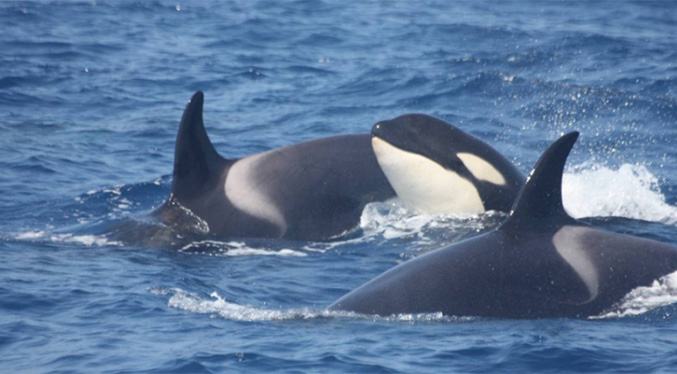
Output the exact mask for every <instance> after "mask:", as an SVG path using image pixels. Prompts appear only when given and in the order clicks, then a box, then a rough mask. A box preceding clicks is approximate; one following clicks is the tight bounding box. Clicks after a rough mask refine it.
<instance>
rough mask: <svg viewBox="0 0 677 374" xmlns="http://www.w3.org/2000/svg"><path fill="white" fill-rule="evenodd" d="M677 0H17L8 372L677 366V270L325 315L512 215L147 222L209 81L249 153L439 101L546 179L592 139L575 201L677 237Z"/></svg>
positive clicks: (6, 47) (1, 221)
mask: <svg viewBox="0 0 677 374" xmlns="http://www.w3.org/2000/svg"><path fill="white" fill-rule="evenodd" d="M675 4H677V3H672V2H635V3H631V2H623V3H618V2H602V3H598V2H584V3H578V2H557V3H555V2H548V3H531V2H504V3H493V2H491V3H490V2H486V3H484V2H480V3H475V2H461V3H449V2H446V1H428V2H419V1H415V2H395V1H383V2H375V1H374V2H370V1H367V2H354V3H350V4H344V2H341V1H286V2H281V1H256V2H254V1H231V2H208V1H200V2H185V3H184V2H178V1H173V2H165V1H160V2H151V1H87V2H75V1H71V2H54V1H35V2H2V3H0V31H1V32H0V132H1V133H2V136H0V212H1V214H0V371H2V372H8V373H9V372H21V373H46V372H51V373H67V372H105V373H131V372H134V373H138V372H140V373H215V372H224V371H239V372H270V371H277V372H387V373H397V372H419V373H424V372H429V373H439V372H495V371H510V372H525V371H526V372H601V371H609V372H632V373H635V372H648V371H656V372H673V371H674V370H675V369H676V368H677V358H676V357H677V355H676V354H675V352H676V348H675V347H677V334H676V332H677V318H676V317H675V315H676V313H677V306H675V304H673V302H674V301H675V300H676V297H677V280H675V279H674V277H672V276H671V277H667V278H666V279H663V280H661V282H660V283H657V284H656V285H654V286H653V287H649V288H645V289H639V290H636V291H635V292H634V293H633V294H632V295H629V298H628V300H626V302H625V304H624V305H622V306H621V307H620V308H619V309H618V310H615V311H613V313H611V314H609V315H606V316H602V317H603V318H601V319H591V320H583V321H579V320H540V321H509V320H482V319H476V318H466V317H463V316H441V315H436V314H431V315H413V316H412V315H404V316H393V317H390V318H375V317H372V316H359V315H353V314H349V313H330V312H327V311H326V310H325V309H324V308H325V307H326V306H327V305H328V304H330V303H331V302H332V301H334V300H336V299H337V298H338V297H340V296H342V295H343V294H345V293H346V292H348V291H349V290H351V289H353V288H355V287H357V286H359V285H360V284H362V283H363V282H365V281H367V280H369V279H371V278H373V277H374V276H376V275H378V274H380V273H381V272H383V271H385V270H386V269H388V268H390V267H392V266H394V265H395V264H397V263H399V262H401V261H404V260H406V259H408V258H412V257H414V256H417V255H419V254H421V253H424V252H426V251H430V250H434V249H436V248H439V247H442V246H444V245H447V244H449V243H452V242H455V241H458V240H460V239H462V238H464V237H468V236H470V235H474V234H476V233H478V232H483V231H486V230H489V229H491V228H493V227H495V226H496V225H497V224H499V223H500V222H501V219H502V218H503V216H502V215H500V214H497V213H488V214H484V215H480V216H422V215H416V214H414V213H412V212H407V211H406V210H404V209H403V208H400V207H397V206H389V205H385V204H375V205H372V206H368V207H367V209H365V212H364V213H363V217H362V222H361V225H360V227H359V228H357V229H356V230H354V231H353V232H350V233H348V234H346V235H345V236H344V237H342V238H339V239H338V240H335V241H332V242H330V243H307V242H277V241H266V240H239V239H238V240H225V241H224V240H221V241H217V240H211V241H209V240H198V241H187V242H181V243H174V244H173V245H170V244H169V242H170V241H167V240H166V239H167V238H166V237H163V233H161V232H156V231H154V230H151V229H152V228H153V226H152V225H151V224H149V223H148V222H146V215H145V214H146V213H147V212H148V211H149V210H151V209H152V208H154V207H156V206H158V205H159V204H161V203H162V201H163V200H164V199H165V197H166V195H167V194H168V191H169V188H170V183H171V180H170V179H171V178H170V174H171V168H172V162H173V149H174V148H173V147H174V140H175V136H176V130H177V127H178V121H179V118H180V116H181V112H182V109H183V107H184V105H185V103H186V101H187V100H188V98H189V97H190V96H191V94H192V93H193V92H194V91H196V90H203V91H205V94H206V102H205V123H206V125H207V127H208V131H209V133H210V135H211V137H212V140H213V141H214V143H215V145H216V146H217V148H218V149H219V151H220V152H221V153H222V154H223V155H224V156H226V157H238V156H242V155H246V154H251V153H255V152H259V151H263V150H267V149H271V148H274V147H278V146H282V145H287V144H292V143H295V142H299V141H302V140H308V139H314V138H318V137H322V136H328V135H334V134H344V133H355V132H367V131H369V129H370V127H371V125H372V124H373V123H374V122H376V121H378V120H380V119H388V118H393V117H395V116H397V115H400V114H403V113H406V112H423V113H427V114H432V115H436V116H439V117H441V118H445V119H446V120H448V121H450V122H452V123H454V124H456V125H458V126H460V127H462V128H463V129H465V130H466V131H468V132H470V133H472V134H474V135H476V136H478V137H480V138H482V139H483V140H485V141H487V142H489V143H491V144H493V145H494V146H495V147H496V148H497V149H499V150H500V151H502V152H503V153H504V154H506V155H507V156H508V157H509V158H510V159H511V160H513V161H514V162H515V163H516V164H517V165H519V168H520V169H521V170H523V171H524V172H525V173H526V172H528V170H529V169H530V167H531V166H532V164H533V163H534V162H535V161H536V159H537V158H538V156H539V155H540V152H541V151H542V150H544V149H545V147H546V146H547V145H548V144H549V143H550V142H551V141H552V140H554V139H555V138H556V137H557V136H558V135H559V134H560V133H562V132H567V131H571V130H579V131H581V132H582V136H581V139H580V141H579V143H578V144H577V145H576V147H575V148H574V152H573V154H572V157H571V158H570V162H569V164H568V169H567V173H566V175H565V180H564V194H565V196H564V199H565V205H566V207H567V209H568V210H569V211H570V212H572V213H573V214H574V215H575V216H577V217H594V218H587V219H586V220H587V221H588V222H592V223H593V224H595V225H598V226H600V227H603V228H606V229H609V230H613V231H617V232H623V233H630V234H634V235H639V236H643V237H648V238H652V239H656V240H661V241H665V242H668V243H672V244H677V228H676V225H677V177H676V175H677V173H676V172H677V167H676V166H675V164H676V162H675V161H677V150H676V149H675V144H677V125H676V124H677V38H675V35H677V6H676V5H675ZM111 227H125V228H127V229H126V230H127V231H123V233H130V232H136V233H139V232H141V233H142V234H137V236H138V237H136V238H134V239H135V240H126V239H129V238H128V237H126V236H125V235H122V236H120V235H118V236H115V235H113V233H111ZM130 227H131V228H132V229H129V228H130ZM146 229H148V231H144V230H146ZM144 232H147V234H143V233H144ZM138 239H146V240H138ZM130 243H132V244H130Z"/></svg>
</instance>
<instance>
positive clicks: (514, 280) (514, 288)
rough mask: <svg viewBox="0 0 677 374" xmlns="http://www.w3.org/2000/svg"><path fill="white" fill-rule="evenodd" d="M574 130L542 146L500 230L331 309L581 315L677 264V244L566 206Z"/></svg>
mask: <svg viewBox="0 0 677 374" xmlns="http://www.w3.org/2000/svg"><path fill="white" fill-rule="evenodd" d="M577 137H578V133H576V132H574V133H570V134H568V135H565V136H563V137H561V138H560V139H559V140H557V141H556V142H555V143H554V144H552V145H551V146H550V147H549V148H548V149H547V150H546V151H545V153H544V154H543V155H542V156H541V158H540V160H539V161H538V162H537V163H536V165H535V167H534V169H533V171H532V172H531V174H530V176H529V177H528V179H527V182H526V184H525V185H524V187H522V189H521V190H520V192H519V196H518V198H517V201H516V202H515V204H514V206H513V208H512V210H511V213H510V216H509V217H508V218H507V219H506V221H505V222H504V223H503V224H502V225H501V226H500V227H499V228H498V229H496V230H494V231H492V232H489V233H486V234H484V235H480V236H477V237H474V238H471V239H467V240H465V241H462V242H459V243H456V244H454V245H451V246H449V247H446V248H443V249H439V250H436V251H433V252H430V253H428V254H425V255H422V256H420V257H417V258H415V259H412V260H410V261H407V262H405V263H403V264H401V265H399V266H396V267H394V268H392V269H390V270H389V271H387V272H385V273H383V274H382V275H380V276H378V277H377V278H375V279H373V280H371V281H370V282H368V283H366V284H364V285H363V286H361V287H359V288H357V289H355V290H353V291H352V292H350V293H348V294H347V295H345V296H344V297H342V298H341V299H339V300H338V301H336V302H335V303H333V304H332V305H330V306H329V309H332V310H346V311H354V312H358V313H365V314H378V315H392V314H400V313H433V312H442V313H444V314H445V315H453V316H479V317H497V318H530V319H531V318H557V317H571V318H583V317H589V316H597V315H600V314H601V313H603V312H605V311H608V310H609V309H610V308H612V307H613V306H614V305H615V304H617V303H619V302H620V301H621V300H622V299H623V297H624V296H625V295H627V294H628V293H629V292H630V291H631V290H633V289H635V288H637V287H642V286H650V285H651V284H652V283H653V281H654V280H657V279H659V278H661V277H663V276H665V275H667V274H670V273H672V272H674V271H676V270H677V247H674V246H671V245H668V244H664V243H660V242H656V241H652V240H646V239H640V238H637V237H632V236H627V235H620V234H616V233H611V232H606V231H603V230H599V229H595V228H593V227H591V226H588V225H586V224H584V223H581V222H579V221H577V220H575V219H574V218H572V217H570V216H569V215H568V214H567V213H566V212H565V210H564V207H563V205H562V194H561V184H562V174H563V172H564V164H565V162H566V159H567V157H568V155H569V152H570V150H571V148H572V147H573V145H574V143H575V142H576V139H577Z"/></svg>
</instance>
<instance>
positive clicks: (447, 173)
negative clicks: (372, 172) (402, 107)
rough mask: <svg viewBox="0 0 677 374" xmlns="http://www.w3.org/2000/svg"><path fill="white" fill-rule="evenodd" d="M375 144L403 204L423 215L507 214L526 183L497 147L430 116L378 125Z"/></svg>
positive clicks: (374, 146)
mask: <svg viewBox="0 0 677 374" xmlns="http://www.w3.org/2000/svg"><path fill="white" fill-rule="evenodd" d="M372 146H373V148H374V153H375V154H376V158H377V160H378V163H379V165H381V169H383V172H384V173H385V175H386V177H387V178H388V181H390V184H391V185H392V186H393V188H394V189H395V191H396V192H397V195H398V197H399V198H400V200H402V202H403V203H404V205H405V206H407V207H408V208H410V209H413V210H416V211H419V212H422V213H430V214H440V213H444V214H450V213H483V212H485V211H487V210H496V211H503V212H508V210H509V209H510V207H511V206H512V204H513V203H514V202H515V197H517V193H518V192H519V190H520V188H521V187H522V185H524V176H523V175H522V174H521V173H520V172H519V170H517V168H516V167H515V166H514V165H513V164H512V163H511V162H510V161H509V160H508V159H506V158H505V157H504V156H503V155H502V154H500V153H499V152H498V151H496V150H495V149H494V148H492V147H491V146H489V145H488V144H486V143H484V142H483V141H481V140H479V139H477V138H475V137H474V136H472V135H470V134H468V133H466V132H464V131H462V130H460V129H458V128H457V127H455V126H452V125H451V124H449V123H446V122H444V121H442V120H440V119H438V118H435V117H431V116H428V115H424V114H406V115H403V116H400V117H397V118H395V119H392V120H389V121H381V122H378V123H376V124H375V125H374V126H373V127H372Z"/></svg>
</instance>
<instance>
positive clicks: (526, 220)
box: [501, 131, 578, 229]
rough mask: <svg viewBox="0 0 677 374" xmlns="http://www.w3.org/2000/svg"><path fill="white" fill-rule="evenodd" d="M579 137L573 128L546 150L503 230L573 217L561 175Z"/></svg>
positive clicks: (518, 197)
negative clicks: (567, 208)
mask: <svg viewBox="0 0 677 374" xmlns="http://www.w3.org/2000/svg"><path fill="white" fill-rule="evenodd" d="M576 139H578V132H577V131H574V132H571V133H569V134H566V135H564V136H562V137H561V138H559V139H557V141H555V142H554V143H553V144H552V145H550V147H548V149H546V150H545V152H544V153H543V155H542V156H541V158H540V159H539V160H538V162H537V163H536V165H535V166H534V169H533V170H532V171H531V174H529V177H528V178H527V182H526V184H525V185H524V186H522V189H521V190H520V192H519V194H518V195H517V199H516V200H515V203H514V204H513V206H512V209H511V211H510V217H508V219H507V220H506V221H505V222H504V223H503V225H501V229H511V228H516V227H522V228H523V227H525V226H544V225H549V224H553V223H561V220H562V219H565V220H573V218H571V216H569V214H567V212H566V211H565V210H564V205H563V204H562V174H564V164H565V163H566V160H567V157H568V156H569V152H570V151H571V148H572V147H573V146H574V143H576Z"/></svg>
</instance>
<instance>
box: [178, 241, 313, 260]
mask: <svg viewBox="0 0 677 374" xmlns="http://www.w3.org/2000/svg"><path fill="white" fill-rule="evenodd" d="M180 251H181V252H188V253H206V254H209V255H210V256H226V257H240V256H282V257H305V256H308V254H307V253H305V252H302V251H297V250H293V249H289V248H282V249H268V248H253V247H251V246H249V245H247V244H246V243H244V242H221V241H217V240H201V241H196V242H192V243H190V244H187V245H185V246H183V247H182V248H181V249H180Z"/></svg>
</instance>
